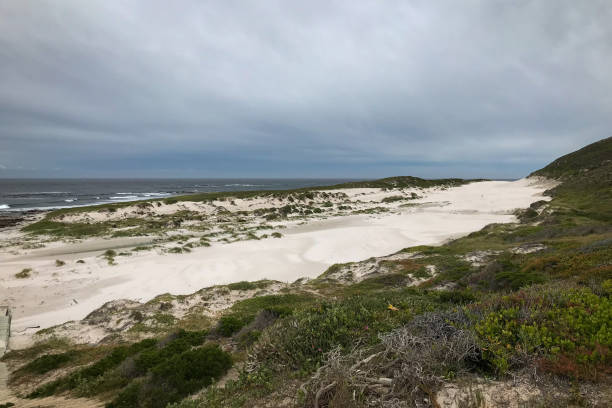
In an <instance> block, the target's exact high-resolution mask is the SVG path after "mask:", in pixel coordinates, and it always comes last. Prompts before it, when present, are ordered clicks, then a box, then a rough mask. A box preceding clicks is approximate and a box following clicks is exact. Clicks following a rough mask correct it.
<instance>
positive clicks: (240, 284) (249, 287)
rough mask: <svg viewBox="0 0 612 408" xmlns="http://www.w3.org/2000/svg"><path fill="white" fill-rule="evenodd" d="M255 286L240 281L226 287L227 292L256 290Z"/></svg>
mask: <svg viewBox="0 0 612 408" xmlns="http://www.w3.org/2000/svg"><path fill="white" fill-rule="evenodd" d="M257 287H258V286H257V285H256V284H254V283H252V282H247V281H240V282H235V283H230V284H229V285H227V288H228V289H229V290H252V289H257Z"/></svg>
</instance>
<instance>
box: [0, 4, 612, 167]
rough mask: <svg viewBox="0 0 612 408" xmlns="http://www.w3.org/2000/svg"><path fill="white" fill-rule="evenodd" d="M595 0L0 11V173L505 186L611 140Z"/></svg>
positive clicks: (611, 99) (608, 32)
mask: <svg viewBox="0 0 612 408" xmlns="http://www.w3.org/2000/svg"><path fill="white" fill-rule="evenodd" d="M610 21H612V7H609V2H608V1H606V0H602V1H597V0H593V1H588V2H575V1H570V0H543V1H516V2H506V1H490V0H469V1H467V2H456V1H450V0H449V1H418V0H417V1H404V0H401V1H400V0H388V1H379V0H375V1H374V0H373V1H369V0H364V1H359V2H355V1H350V0H347V1H318V0H312V1H307V2H288V1H282V0H278V1H272V0H266V1H257V0H253V1H233V0H223V1H200V0H198V1H175V2H166V1H154V0H146V1H144V0H143V1H135V0H133V1H126V2H109V1H94V0H90V1H87V2H83V1H78V0H65V1H61V2H57V1H37V2H29V1H21V0H7V1H3V2H0V163H2V167H0V177H39V176H45V177H79V176H100V177H102V176H107V177H117V176H141V177H142V176H150V177H177V176H178V177H223V176H226V177H240V176H251V177H325V176H329V177H334V176H341V177H381V176H390V175H400V174H402V175H417V176H425V177H440V176H459V177H520V176H523V175H525V174H527V173H529V172H530V171H531V170H533V169H535V168H538V167H541V166H543V165H544V164H546V163H547V162H548V161H550V160H552V159H554V158H555V157H557V156H559V155H561V154H564V153H567V152H569V151H571V150H574V149H575V148H578V147H581V146H582V145H585V144H587V143H590V142H593V141H595V140H598V139H601V138H604V137H607V136H610V134H611V133H612V131H611V129H612V126H611V125H612V77H611V76H610V72H612V41H611V39H612V25H611V24H609V22H610Z"/></svg>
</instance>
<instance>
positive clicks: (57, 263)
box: [55, 259, 66, 268]
mask: <svg viewBox="0 0 612 408" xmlns="http://www.w3.org/2000/svg"><path fill="white" fill-rule="evenodd" d="M64 265H66V262H64V261H61V260H59V259H56V260H55V266H57V267H58V268H59V267H60V266H64Z"/></svg>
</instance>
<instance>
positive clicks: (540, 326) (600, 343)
mask: <svg viewBox="0 0 612 408" xmlns="http://www.w3.org/2000/svg"><path fill="white" fill-rule="evenodd" d="M468 309H469V310H471V312H472V313H475V315H476V316H478V317H477V318H476V320H477V323H476V325H475V330H476V332H477V333H478V336H479V337H480V339H481V341H482V344H483V350H485V352H484V353H485V354H484V355H485V358H486V359H488V360H489V361H490V362H491V363H492V364H493V366H494V367H495V368H496V370H497V371H498V372H500V373H503V372H505V371H507V370H508V369H511V368H515V367H517V366H520V365H522V364H524V363H525V361H526V359H531V358H539V359H540V362H541V366H542V367H543V368H545V369H546V370H548V371H551V372H555V373H557V374H563V375H566V376H568V377H573V378H590V379H594V378H596V377H597V375H598V374H597V371H598V368H601V367H606V366H608V365H609V364H610V362H611V361H612V360H611V354H610V348H611V347H612V326H610V324H609V323H610V321H611V320H612V301H611V300H610V299H609V298H608V297H607V296H598V295H596V294H594V293H593V292H592V291H591V290H590V289H587V288H563V287H559V286H541V285H536V286H533V287H531V288H528V289H525V290H521V291H519V292H516V293H513V294H511V295H508V296H503V297H497V298H493V299H491V300H489V301H486V302H481V303H477V304H474V305H472V306H470V307H469V308H468ZM608 367H609V366H608Z"/></svg>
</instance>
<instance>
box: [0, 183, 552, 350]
mask: <svg viewBox="0 0 612 408" xmlns="http://www.w3.org/2000/svg"><path fill="white" fill-rule="evenodd" d="M548 188H550V184H549V183H546V182H543V181H542V180H539V179H521V180H518V181H514V182H509V181H487V182H474V183H470V184H466V185H462V186H459V187H453V188H447V189H445V188H432V189H427V190H420V191H418V194H419V197H420V198H418V199H415V200H412V201H411V202H410V203H411V204H410V205H409V206H398V205H397V204H393V203H391V204H389V203H382V202H381V200H382V199H383V198H384V197H389V196H392V195H393V194H397V192H393V191H391V192H389V191H386V192H383V191H375V190H376V189H353V190H354V191H351V190H343V192H344V193H346V194H347V195H348V197H349V199H352V200H354V201H355V202H357V201H360V202H367V201H369V202H370V203H373V202H376V204H377V205H379V206H381V205H382V206H388V207H390V208H392V209H393V211H392V212H389V213H373V214H352V215H345V216H330V217H325V218H322V219H311V220H306V221H304V220H300V221H299V222H298V221H291V220H288V221H279V222H278V223H277V226H278V224H282V225H281V226H283V227H285V228H283V229H282V238H278V239H276V238H268V239H261V240H241V241H236V242H230V243H225V242H223V243H218V244H217V243H215V244H214V245H212V246H210V247H198V248H193V250H191V251H190V252H189V253H180V254H171V253H167V252H165V251H163V250H161V249H154V250H151V251H145V252H134V253H133V254H132V255H131V256H126V257H120V258H117V261H116V264H113V265H109V263H108V262H107V261H106V259H104V258H102V257H100V254H101V252H103V251H105V250H107V249H115V250H121V249H123V248H125V249H129V248H133V247H135V246H139V245H147V244H149V243H151V242H152V238H151V237H124V238H90V239H85V240H71V241H55V242H50V243H48V244H46V246H45V247H44V248H38V249H30V250H27V251H23V250H19V251H18V250H16V249H15V247H12V246H10V245H4V246H3V248H2V249H1V252H0V285H1V287H0V304H8V305H10V306H11V307H12V308H13V333H14V335H15V337H14V339H15V340H14V341H15V342H16V344H18V343H19V339H20V337H27V336H28V335H30V334H31V333H34V332H35V331H36V330H39V329H41V328H46V327H50V326H53V325H57V324H60V323H63V322H65V321H69V320H76V319H82V318H83V317H84V316H86V315H87V314H88V313H90V312H91V311H92V310H94V309H96V308H98V307H100V306H101V305H102V304H104V303H105V302H107V301H110V300H114V299H131V300H138V301H147V300H149V299H151V298H153V297H154V296H156V295H159V294H162V293H172V294H188V293H192V292H194V291H196V290H198V289H200V288H203V287H207V286H212V285H217V284H226V283H230V282H236V281H242V280H248V281H254V280H258V279H264V278H267V279H274V280H279V281H282V282H292V281H294V280H296V279H298V278H302V277H307V278H314V277H316V276H318V275H320V274H321V273H322V272H324V271H325V270H326V269H327V268H328V267H329V266H330V265H332V264H334V263H343V262H349V261H359V260H363V259H367V258H369V257H373V256H382V255H387V254H390V253H393V252H396V251H398V250H401V249H402V248H406V247H409V246H414V245H424V244H427V245H437V244H442V243H444V242H445V241H447V240H449V239H452V238H456V237H459V236H462V235H465V234H468V233H470V232H473V231H476V230H479V229H481V228H482V227H484V226H486V225H487V224H491V223H507V222H512V221H514V220H515V216H514V215H513V211H514V210H516V209H519V208H526V207H528V206H529V205H530V204H531V203H533V202H535V201H538V200H546V199H547V197H545V196H544V195H543V194H542V193H543V192H544V191H545V190H546V189H548ZM404 193H407V192H405V191H404ZM356 197H359V198H360V199H359V200H357V199H356ZM250 205H252V203H251V204H250ZM192 206H193V205H192ZM165 211H168V210H167V209H165ZM89 216H91V217H96V216H98V215H96V214H90V215H89ZM20 234H22V233H20V232H17V231H16V230H10V231H5V232H3V235H4V236H5V237H11V239H12V240H13V241H12V242H15V241H14V240H15V239H16V238H19V236H20ZM57 259H61V260H62V261H63V262H65V265H61V266H57V265H56V263H55V262H56V260H57ZM77 260H82V261H84V263H76V261H77ZM24 268H31V269H32V271H33V272H32V276H31V277H29V278H28V279H17V278H16V277H15V274H16V273H18V272H19V271H21V270H22V269H24Z"/></svg>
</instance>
